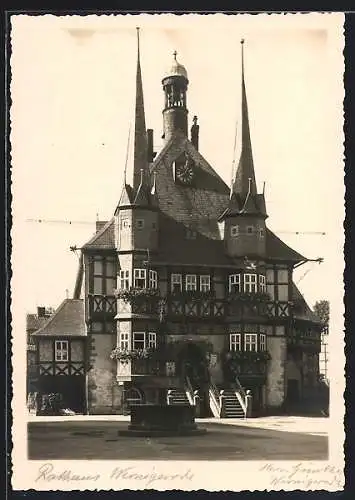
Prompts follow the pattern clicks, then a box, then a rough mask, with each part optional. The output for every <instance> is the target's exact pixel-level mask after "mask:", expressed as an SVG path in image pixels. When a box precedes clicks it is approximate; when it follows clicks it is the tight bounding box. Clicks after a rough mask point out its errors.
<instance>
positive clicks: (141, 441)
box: [28, 417, 328, 460]
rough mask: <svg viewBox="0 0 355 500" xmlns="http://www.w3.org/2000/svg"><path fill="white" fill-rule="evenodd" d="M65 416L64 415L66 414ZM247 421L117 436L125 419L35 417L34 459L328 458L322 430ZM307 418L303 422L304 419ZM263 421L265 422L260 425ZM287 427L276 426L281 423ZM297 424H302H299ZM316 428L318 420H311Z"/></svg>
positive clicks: (31, 439)
mask: <svg viewBox="0 0 355 500" xmlns="http://www.w3.org/2000/svg"><path fill="white" fill-rule="evenodd" d="M64 418H65V417H64ZM264 420H265V423H263V422H257V419H255V420H253V421H250V424H249V423H248V422H245V421H243V422H240V423H238V422H236V421H230V420H229V421H228V422H221V421H219V422H215V421H211V420H208V421H200V422H199V425H200V426H201V427H205V428H206V429H207V431H208V432H207V434H206V435H202V436H191V437H160V438H141V437H123V436H118V430H120V429H125V428H127V425H128V422H127V421H122V420H110V417H106V420H101V419H100V420H92V419H90V420H88V419H83V420H82V421H80V420H68V421H65V420H63V419H62V420H59V421H50V420H47V421H32V422H29V424H28V454H29V457H28V458H29V459H30V460H86V459H89V460H327V458H328V437H327V436H326V435H324V434H322V435H316V434H315V433H307V430H306V431H305V432H294V431H293V429H294V428H295V427H296V426H295V422H294V421H290V424H291V425H290V428H291V429H292V432H287V431H286V430H285V426H287V419H286V420H285V419H283V420H281V419H279V420H278V419H274V420H272V419H271V420H267V419H264ZM306 420H307V419H305V421H304V422H306ZM260 425H262V427H260ZM278 425H279V426H280V427H281V428H282V429H283V430H275V428H277V426H278ZM297 427H299V425H297ZM313 427H314V424H313Z"/></svg>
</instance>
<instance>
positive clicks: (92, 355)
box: [36, 40, 320, 417]
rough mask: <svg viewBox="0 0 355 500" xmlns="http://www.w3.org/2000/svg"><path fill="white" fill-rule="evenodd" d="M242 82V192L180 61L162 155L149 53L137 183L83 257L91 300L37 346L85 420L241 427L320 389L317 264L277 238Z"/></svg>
mask: <svg viewBox="0 0 355 500" xmlns="http://www.w3.org/2000/svg"><path fill="white" fill-rule="evenodd" d="M242 51H243V45H242ZM241 73H242V74H241V77H242V78H241V80H242V102H241V106H242V123H241V137H242V149H241V155H240V159H239V164H238V167H237V169H236V173H235V176H234V179H233V183H232V185H231V186H228V185H227V184H226V183H225V182H224V181H223V179H222V178H221V177H220V175H219V174H218V171H217V169H214V168H213V167H212V166H211V165H210V164H209V163H208V161H207V160H206V159H205V158H204V156H203V154H202V152H201V151H200V149H199V125H198V119H197V117H194V118H193V120H192V124H191V128H190V130H189V126H188V109H187V92H188V84H189V79H188V73H187V70H186V68H185V67H184V66H183V65H182V64H181V63H179V62H178V60H177V54H176V53H175V54H174V57H173V61H172V64H171V67H170V68H169V70H168V71H167V72H166V74H165V75H163V79H162V102H163V129H164V135H163V139H164V145H163V148H162V150H161V151H160V152H159V153H158V154H156V153H155V151H154V146H153V131H152V130H150V129H148V130H147V129H146V120H145V109H144V99H143V85H142V75H141V67H140V52H139V40H138V57H137V73H136V101H135V123H134V151H133V156H132V162H133V165H132V166H131V167H132V171H133V179H132V182H128V180H127V178H126V177H125V181H124V185H123V186H122V193H121V197H120V199H119V200H117V201H118V203H117V207H116V209H115V211H114V212H113V215H112V218H111V219H110V220H109V221H105V222H97V228H96V234H95V235H94V236H93V237H92V238H91V239H90V240H89V241H88V242H87V243H86V244H85V245H83V246H82V248H81V249H80V251H81V267H80V270H79V274H78V276H79V279H78V282H77V287H76V296H77V297H78V296H79V291H80V288H81V279H83V287H82V289H83V299H82V300H78V299H76V300H66V301H64V303H63V304H62V306H61V308H59V311H58V312H57V314H56V315H55V316H54V318H53V319H52V320H51V321H50V322H49V323H48V324H47V326H46V327H44V328H43V329H42V330H39V331H38V332H37V334H36V337H37V339H38V340H39V345H40V348H39V350H38V363H39V370H40V379H41V384H43V388H45V387H47V386H46V383H47V382H46V380H49V379H50V380H51V382H48V384H50V383H51V384H58V385H57V386H56V387H58V391H59V390H60V388H61V387H62V385H63V384H64V385H65V384H68V385H71V387H74V385H73V383H74V379H75V384H76V385H75V388H76V389H75V390H76V391H77V393H76V394H77V396H76V398H77V407H79V406H80V407H81V409H82V410H85V411H87V412H89V413H122V412H124V411H125V410H126V409H127V408H128V407H129V404H132V403H133V402H137V401H140V402H143V403H157V402H160V403H163V404H166V403H167V404H176V403H179V402H180V403H182V402H184V403H185V404H194V405H196V406H197V408H198V412H199V414H200V415H202V416H203V415H214V416H215V417H220V416H226V417H228V416H230V417H233V416H234V417H236V416H244V415H245V414H246V413H249V414H250V413H252V414H253V413H254V414H260V413H264V412H280V411H282V410H283V409H285V408H286V407H287V405H288V404H295V403H296V402H297V401H301V400H302V398H303V396H304V395H305V394H306V393H308V394H309V393H310V391H312V388H314V387H316V384H317V380H318V353H319V349H320V325H319V320H318V318H317V317H315V315H314V314H313V313H312V311H311V309H310V308H309V306H308V305H307V304H306V302H305V300H304V298H303V296H302V294H301V293H300V291H299V290H298V289H297V287H296V285H295V284H294V282H293V271H294V269H295V268H296V267H297V266H300V265H301V264H303V263H304V262H306V261H307V259H306V258H305V257H304V256H302V255H301V254H300V253H298V252H297V251H295V250H293V249H292V248H290V247H289V246H287V245H286V244H285V243H284V242H283V241H282V240H281V239H280V238H279V237H278V236H277V235H276V234H274V233H273V232H272V231H271V230H270V229H269V228H268V227H267V223H266V221H267V217H268V215H267V203H266V200H265V195H264V192H260V191H258V189H257V183H256V174H255V168H254V162H253V153H252V141H251V136H250V128H249V115H248V105H247V95H246V83H245V77H244V62H243V63H242V72H241ZM255 126H257V124H256V125H255ZM124 168H126V166H124V165H122V166H121V167H120V169H119V171H122V170H123V169H124ZM118 174H119V172H118ZM75 315H77V316H75ZM74 317H75V318H76V319H75V320H74ZM69 319H70V320H71V321H73V326H70V323H67V321H69ZM65 326H67V328H66V327H65ZM84 346H86V347H85V348H84ZM63 356H64V358H65V359H64V358H63ZM82 356H84V357H82ZM79 365H80V366H79ZM79 372H80V373H79ZM60 384H62V385H60ZM64 385H63V388H62V390H63V391H64ZM48 387H49V386H48ZM307 391H308V392H307ZM74 399H75V398H74ZM74 404H76V403H75V401H74V400H73V403H72V405H74Z"/></svg>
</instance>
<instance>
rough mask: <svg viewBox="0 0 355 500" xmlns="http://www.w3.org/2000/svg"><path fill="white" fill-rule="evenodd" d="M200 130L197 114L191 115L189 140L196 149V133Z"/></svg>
mask: <svg viewBox="0 0 355 500" xmlns="http://www.w3.org/2000/svg"><path fill="white" fill-rule="evenodd" d="M199 131H200V126H199V125H198V124H197V116H194V117H193V124H192V127H191V142H192V144H193V145H194V146H195V148H196V149H197V151H198V135H199Z"/></svg>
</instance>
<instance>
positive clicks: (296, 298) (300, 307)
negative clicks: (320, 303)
mask: <svg viewBox="0 0 355 500" xmlns="http://www.w3.org/2000/svg"><path fill="white" fill-rule="evenodd" d="M292 297H293V302H294V305H295V308H294V318H295V319H300V320H304V321H311V322H312V323H316V324H318V325H321V324H322V322H321V320H320V318H318V316H317V315H316V314H315V313H314V312H313V311H312V309H311V308H310V307H309V305H308V304H307V302H306V300H305V298H304V297H303V295H302V293H301V292H300V290H299V289H298V288H297V286H296V285H295V283H292Z"/></svg>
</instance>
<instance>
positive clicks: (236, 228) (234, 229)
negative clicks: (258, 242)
mask: <svg viewBox="0 0 355 500" xmlns="http://www.w3.org/2000/svg"><path fill="white" fill-rule="evenodd" d="M238 235H239V226H232V227H231V236H232V238H235V237H236V236H238Z"/></svg>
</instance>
